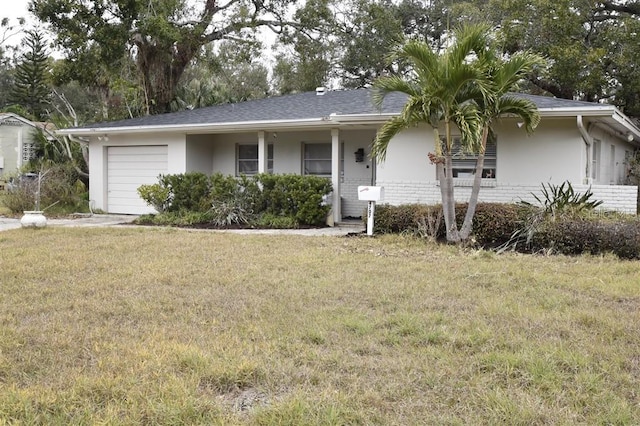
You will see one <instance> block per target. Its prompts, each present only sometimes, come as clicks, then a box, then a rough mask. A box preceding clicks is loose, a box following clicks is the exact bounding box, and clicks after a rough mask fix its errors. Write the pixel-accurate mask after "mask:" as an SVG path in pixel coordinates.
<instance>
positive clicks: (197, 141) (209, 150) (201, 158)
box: [186, 135, 214, 175]
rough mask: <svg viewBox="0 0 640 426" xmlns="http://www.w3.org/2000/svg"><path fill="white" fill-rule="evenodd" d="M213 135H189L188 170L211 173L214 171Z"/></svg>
mask: <svg viewBox="0 0 640 426" xmlns="http://www.w3.org/2000/svg"><path fill="white" fill-rule="evenodd" d="M211 139H212V136H211V135H188V136H187V164H186V171H188V172H201V173H204V174H206V175H210V174H211V173H212V172H213V148H214V146H213V144H212V143H211Z"/></svg>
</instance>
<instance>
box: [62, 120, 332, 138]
mask: <svg viewBox="0 0 640 426" xmlns="http://www.w3.org/2000/svg"><path fill="white" fill-rule="evenodd" d="M327 123H331V119H330V118H326V117H323V118H314V119H307V120H273V121H239V122H233V123H203V124H169V125H155V126H122V127H94V128H84V129H83V128H78V129H63V130H58V131H57V132H56V133H58V134H61V135H75V136H94V135H95V136H97V135H102V134H110V135H112V134H121V133H153V132H185V133H191V132H206V131H211V132H233V131H236V132H237V131H243V130H270V129H282V128H283V127H284V128H292V129H295V128H310V127H326V125H327Z"/></svg>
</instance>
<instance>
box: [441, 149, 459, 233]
mask: <svg viewBox="0 0 640 426" xmlns="http://www.w3.org/2000/svg"><path fill="white" fill-rule="evenodd" d="M452 165H453V164H452V161H451V154H447V155H445V163H444V164H442V163H438V165H437V171H438V179H439V181H440V195H441V196H442V214H443V216H444V224H445V227H446V231H447V242H449V243H459V242H460V233H459V232H458V224H457V223H456V201H455V197H454V195H453V172H452Z"/></svg>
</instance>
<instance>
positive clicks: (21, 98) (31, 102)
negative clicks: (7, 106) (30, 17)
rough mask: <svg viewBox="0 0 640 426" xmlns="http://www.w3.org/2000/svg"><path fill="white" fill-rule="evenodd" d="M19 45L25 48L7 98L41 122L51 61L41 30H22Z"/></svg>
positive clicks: (47, 99)
mask: <svg viewBox="0 0 640 426" xmlns="http://www.w3.org/2000/svg"><path fill="white" fill-rule="evenodd" d="M22 44H23V47H24V49H25V51H24V53H23V54H22V56H21V57H20V61H19V63H18V65H17V66H16V70H15V75H14V84H13V87H12V90H11V93H10V96H9V99H10V101H11V102H12V103H14V104H17V105H19V106H21V107H23V108H24V110H25V112H26V113H28V114H29V115H30V117H31V118H33V119H35V120H38V121H41V120H44V119H45V118H46V114H47V107H48V105H49V98H50V96H49V95H50V93H51V86H50V78H49V77H50V70H51V61H50V59H49V53H48V52H47V49H46V42H45V40H44V36H43V35H42V33H41V32H39V31H37V30H31V31H26V36H25V38H24V39H23V41H22Z"/></svg>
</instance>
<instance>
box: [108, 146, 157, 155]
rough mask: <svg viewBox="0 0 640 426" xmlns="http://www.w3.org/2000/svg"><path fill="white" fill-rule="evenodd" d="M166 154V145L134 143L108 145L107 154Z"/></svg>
mask: <svg viewBox="0 0 640 426" xmlns="http://www.w3.org/2000/svg"><path fill="white" fill-rule="evenodd" d="M153 154H160V155H166V154H167V145H136V146H110V147H109V156H118V155H120V156H124V157H130V156H132V155H145V156H147V155H153Z"/></svg>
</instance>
